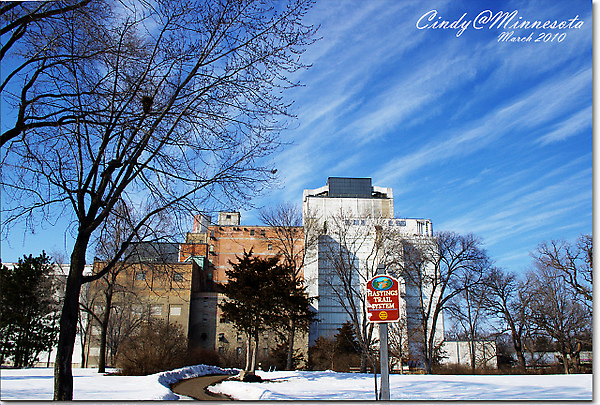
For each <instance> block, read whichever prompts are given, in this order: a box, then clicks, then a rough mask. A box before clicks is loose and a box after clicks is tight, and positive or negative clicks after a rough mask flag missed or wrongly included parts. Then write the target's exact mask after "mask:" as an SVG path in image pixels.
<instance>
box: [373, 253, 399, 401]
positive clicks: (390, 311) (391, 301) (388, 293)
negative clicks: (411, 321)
mask: <svg viewBox="0 0 600 405" xmlns="http://www.w3.org/2000/svg"><path fill="white" fill-rule="evenodd" d="M377 270H378V272H379V273H380V274H378V275H376V276H375V277H372V278H371V279H370V280H368V281H367V312H368V317H369V319H368V321H369V322H371V323H378V324H379V341H380V345H379V355H380V361H381V394H380V397H379V399H380V400H382V401H389V400H390V376H389V360H388V328H387V324H388V323H389V322H397V321H398V320H399V319H400V284H399V283H398V280H396V279H395V278H394V277H391V276H388V275H386V274H383V273H384V272H385V267H383V266H382V265H380V266H378V267H377Z"/></svg>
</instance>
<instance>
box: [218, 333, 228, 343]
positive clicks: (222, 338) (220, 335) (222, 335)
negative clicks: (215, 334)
mask: <svg viewBox="0 0 600 405" xmlns="http://www.w3.org/2000/svg"><path fill="white" fill-rule="evenodd" d="M225 341H226V340H225V334H224V333H219V342H225Z"/></svg>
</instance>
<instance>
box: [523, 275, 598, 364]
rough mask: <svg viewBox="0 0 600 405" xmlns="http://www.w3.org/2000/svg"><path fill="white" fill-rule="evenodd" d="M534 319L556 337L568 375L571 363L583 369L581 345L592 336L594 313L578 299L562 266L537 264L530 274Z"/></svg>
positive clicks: (530, 299)
mask: <svg viewBox="0 0 600 405" xmlns="http://www.w3.org/2000/svg"><path fill="white" fill-rule="evenodd" d="M527 277H528V284H529V288H528V291H527V293H528V294H529V295H530V298H529V303H530V309H531V322H532V323H534V324H535V325H536V326H537V327H538V328H539V329H541V330H542V331H544V332H545V333H547V334H548V335H549V336H550V337H552V339H553V340H554V342H555V344H556V347H557V349H558V351H559V352H560V355H561V360H562V362H563V366H564V372H565V374H569V373H570V366H571V365H573V366H574V367H575V371H579V370H578V369H579V352H580V350H581V344H582V342H583V343H586V342H585V340H587V339H586V338H587V337H588V336H590V333H589V332H590V331H591V322H592V312H591V310H590V308H589V307H588V306H586V305H584V304H582V303H581V301H580V300H578V299H577V295H578V294H579V292H577V291H575V290H574V289H573V288H572V286H571V285H570V284H569V283H568V281H567V279H565V278H564V277H562V273H561V270H560V269H557V268H555V267H553V266H543V265H539V264H538V265H537V267H536V268H535V269H534V270H533V271H531V272H529V273H528V275H527Z"/></svg>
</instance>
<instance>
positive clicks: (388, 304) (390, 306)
mask: <svg viewBox="0 0 600 405" xmlns="http://www.w3.org/2000/svg"><path fill="white" fill-rule="evenodd" d="M367 312H368V316H369V319H368V321H369V322H372V323H378V322H397V321H398V320H399V319H400V284H399V283H398V280H396V279H395V278H394V277H391V276H387V275H378V276H375V277H373V278H371V279H370V280H368V281H367Z"/></svg>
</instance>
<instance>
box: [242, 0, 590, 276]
mask: <svg viewBox="0 0 600 405" xmlns="http://www.w3.org/2000/svg"><path fill="white" fill-rule="evenodd" d="M432 10H436V11H437V13H436V16H435V17H436V18H435V19H434V20H432V21H427V17H425V18H424V19H422V20H421V24H420V26H421V27H423V26H424V25H426V24H427V23H429V24H433V22H434V21H438V20H439V21H443V20H446V21H448V22H449V23H452V22H453V21H455V20H458V19H459V18H461V16H463V15H464V14H465V13H466V16H465V17H464V18H463V19H462V21H461V22H465V21H472V20H475V19H476V17H477V16H478V15H480V13H482V12H483V13H484V14H482V16H485V11H486V10H490V11H491V12H492V13H493V14H496V13H497V12H499V11H506V12H513V11H515V10H517V14H516V15H515V17H514V18H513V20H512V22H513V23H514V22H517V21H519V22H522V21H524V20H527V21H535V20H541V21H542V22H545V21H546V20H551V21H554V20H558V23H560V22H561V21H567V23H568V20H569V19H574V18H575V17H576V16H578V17H577V20H574V23H577V22H579V21H583V24H582V25H580V28H571V29H562V30H561V29H546V30H542V29H520V30H519V29H517V30H514V29H513V30H504V29H498V28H497V27H496V26H495V27H494V28H489V27H488V26H483V24H479V25H476V26H483V28H481V29H475V28H474V26H473V23H471V24H470V25H469V26H468V27H467V28H466V29H465V30H464V31H463V32H462V33H461V34H460V35H458V36H457V33H458V30H456V29H450V28H448V29H431V28H429V29H418V28H417V21H419V19H420V18H421V17H422V16H423V15H424V14H426V13H428V12H430V11H432ZM591 12H592V10H591V2H590V1H487V2H486V1H456V0H452V1H427V2H421V1H419V2H416V1H398V0H391V1H384V0H373V1H368V2H363V1H348V0H346V1H322V2H320V3H318V4H317V5H316V6H315V7H314V9H313V10H311V13H310V15H309V20H310V22H312V23H315V24H321V30H320V32H319V34H320V36H322V37H323V39H322V40H321V41H320V42H318V43H317V44H315V45H313V46H312V47H311V48H309V50H308V51H307V53H306V55H305V57H306V59H305V61H307V62H308V63H312V64H313V67H312V68H311V69H310V70H308V71H307V72H303V73H302V74H301V75H299V79H300V80H301V81H302V82H303V84H304V85H305V87H303V88H300V89H297V90H295V91H294V93H293V98H294V100H295V101H296V103H295V112H296V114H297V115H298V120H297V129H295V130H294V131H290V132H289V133H287V134H286V136H287V137H289V138H288V140H290V141H292V142H294V145H293V146H291V147H288V148H287V149H286V150H285V151H284V152H283V153H282V154H279V155H277V156H276V157H275V159H274V160H275V165H276V167H277V168H278V169H279V173H280V174H281V179H282V185H283V186H284V187H283V188H282V189H280V190H277V191H274V192H272V193H270V195H269V198H268V199H265V203H267V204H268V203H269V202H273V201H279V200H289V201H293V202H297V203H298V204H301V199H302V190H303V189H305V188H316V187H320V186H322V185H324V184H325V183H326V181H327V177H329V176H345V177H371V178H372V179H373V184H375V185H378V186H383V187H392V188H393V193H394V207H395V212H396V215H397V216H398V217H416V218H430V219H431V220H432V221H433V224H434V229H435V230H438V231H439V230H452V231H456V232H459V233H469V232H472V233H474V234H476V235H478V236H480V237H481V238H482V239H483V241H484V246H485V247H486V248H487V249H488V251H489V253H490V256H491V257H492V259H494V260H495V261H496V264H497V265H498V266H501V267H504V268H506V269H510V270H515V271H524V270H526V269H527V267H528V266H530V264H531V259H530V256H529V253H530V252H531V251H532V250H534V249H535V247H536V246H537V245H538V244H539V243H540V242H542V241H544V240H550V239H565V240H568V241H571V240H574V239H575V238H576V237H577V236H578V235H580V234H582V233H591V232H592V19H591ZM429 15H431V14H428V16H429ZM438 17H441V19H439V18H438ZM519 17H522V18H521V19H519ZM476 24H478V23H476ZM488 25H489V24H488ZM574 25H575V24H572V26H574ZM505 31H515V33H514V34H513V36H514V37H517V36H522V37H527V36H529V35H530V34H531V33H533V35H532V39H531V42H522V43H519V42H503V41H501V42H499V41H498V38H499V35H500V34H501V33H502V32H505ZM542 32H544V33H550V34H551V37H554V41H550V39H548V42H543V40H542V41H540V42H534V41H535V40H536V39H538V38H540V34H542ZM562 34H565V35H562ZM551 37H550V38H551ZM559 37H560V42H558V39H559ZM541 38H544V37H541ZM243 217H245V221H244V219H243V221H244V222H245V223H248V224H251V223H256V220H255V219H254V214H253V213H252V212H248V213H245V214H244V216H243Z"/></svg>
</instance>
